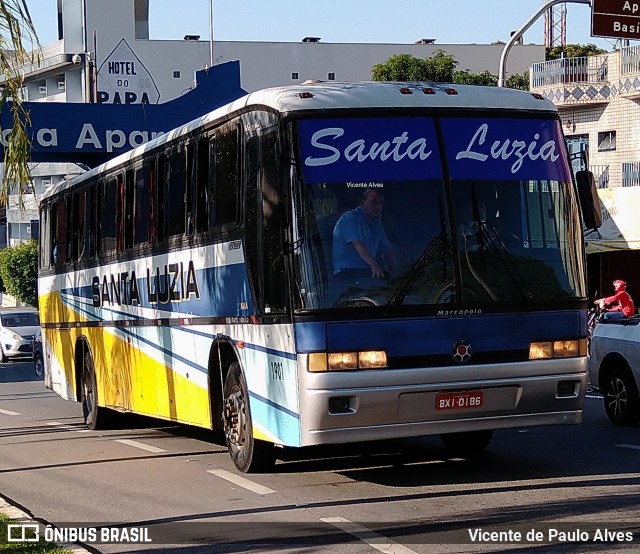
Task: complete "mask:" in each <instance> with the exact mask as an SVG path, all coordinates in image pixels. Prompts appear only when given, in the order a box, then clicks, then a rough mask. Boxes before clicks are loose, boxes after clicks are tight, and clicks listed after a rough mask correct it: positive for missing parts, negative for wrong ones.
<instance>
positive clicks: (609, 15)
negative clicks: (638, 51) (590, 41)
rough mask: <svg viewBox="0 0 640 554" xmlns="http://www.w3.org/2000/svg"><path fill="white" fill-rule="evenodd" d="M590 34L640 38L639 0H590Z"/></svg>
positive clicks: (594, 35) (607, 36)
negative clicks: (633, 0) (636, 0)
mask: <svg viewBox="0 0 640 554" xmlns="http://www.w3.org/2000/svg"><path fill="white" fill-rule="evenodd" d="M591 36H593V37H606V38H623V39H634V40H638V39H640V0H639V1H638V2H631V1H629V0H592V6H591Z"/></svg>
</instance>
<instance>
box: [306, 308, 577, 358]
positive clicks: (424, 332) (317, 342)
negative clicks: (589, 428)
mask: <svg viewBox="0 0 640 554" xmlns="http://www.w3.org/2000/svg"><path fill="white" fill-rule="evenodd" d="M294 330H295V337H296V351H297V352H323V351H329V352H340V351H346V352H353V351H354V350H375V349H384V350H386V352H387V354H388V355H390V356H412V355H420V354H441V353H443V352H444V353H448V352H449V350H450V348H451V347H452V345H453V344H454V343H455V342H456V341H458V340H466V341H468V342H469V343H470V344H471V345H472V347H473V349H474V351H476V352H480V351H494V350H511V349H525V348H526V349H528V348H529V344H530V342H532V341H544V340H562V339H577V338H584V337H585V332H586V327H585V325H584V317H583V314H582V311H580V310H573V311H566V312H564V311H563V312H551V311H549V312H536V313H514V314H486V315H469V316H465V317H459V316H452V315H445V316H443V317H425V318H411V319H409V318H407V319H402V320H393V319H391V320H372V321H362V320H358V321H345V322H331V323H297V324H295V326H294Z"/></svg>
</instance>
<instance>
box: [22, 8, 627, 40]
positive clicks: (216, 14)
mask: <svg viewBox="0 0 640 554" xmlns="http://www.w3.org/2000/svg"><path fill="white" fill-rule="evenodd" d="M90 1H108V0H90ZM27 5H28V6H29V9H30V11H31V16H32V19H33V21H34V23H35V26H36V31H37V33H38V37H39V39H40V43H41V44H43V45H44V44H49V43H50V42H53V41H55V40H56V39H57V31H56V5H57V0H27ZM211 5H213V20H214V32H213V38H214V40H225V41H234V40H235V41H273V42H299V41H301V40H302V39H303V38H304V37H307V36H313V37H320V38H321V40H322V42H334V43H335V42H348V43H353V42H355V43H368V42H372V43H376V42H378V43H400V44H411V43H413V42H415V41H416V40H418V39H422V38H429V39H436V44H443V45H444V44H472V43H477V44H490V43H492V42H496V41H502V42H506V41H507V40H508V39H509V36H510V33H511V31H512V30H515V29H518V28H519V27H521V26H522V25H524V24H525V23H526V22H527V21H528V19H529V18H530V17H531V16H532V15H533V14H534V13H535V12H536V11H537V10H538V9H539V8H540V7H542V6H543V5H544V0H314V1H308V0H150V8H149V27H150V28H149V34H150V38H151V39H182V38H183V37H184V36H185V35H200V37H201V40H209V39H210V32H209V29H210V25H209V22H210V17H209V10H210V6H211ZM566 24H567V31H566V33H567V43H569V44H573V43H579V44H586V43H594V44H596V45H597V46H599V47H601V48H604V49H606V50H611V49H612V48H613V46H614V44H615V40H614V39H603V38H595V37H591V36H590V32H591V8H590V7H589V5H586V4H567V21H566ZM524 42H525V43H526V44H530V43H533V44H543V43H544V25H543V17H540V19H539V20H537V21H536V22H535V23H534V24H533V25H532V26H531V28H530V29H529V30H528V31H527V32H526V33H525V35H524Z"/></svg>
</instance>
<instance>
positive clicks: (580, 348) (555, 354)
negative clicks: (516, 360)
mask: <svg viewBox="0 0 640 554" xmlns="http://www.w3.org/2000/svg"><path fill="white" fill-rule="evenodd" d="M586 355H587V340H586V339H579V340H577V339H573V340H556V341H553V342H551V341H546V342H532V343H531V344H530V345H529V359H530V360H543V359H549V358H575V357H577V356H586Z"/></svg>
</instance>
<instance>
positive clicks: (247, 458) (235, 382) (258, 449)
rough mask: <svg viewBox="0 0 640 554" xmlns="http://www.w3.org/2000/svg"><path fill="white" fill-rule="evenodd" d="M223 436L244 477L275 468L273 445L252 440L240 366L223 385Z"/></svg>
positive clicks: (229, 373) (236, 365)
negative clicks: (247, 474)
mask: <svg viewBox="0 0 640 554" xmlns="http://www.w3.org/2000/svg"><path fill="white" fill-rule="evenodd" d="M223 420H224V435H225V439H226V442H227V448H228V449H229V454H230V455H231V459H232V460H233V463H234V465H235V466H236V468H237V469H238V470H239V471H241V472H243V473H256V472H260V471H267V470H268V469H270V468H272V467H273V465H274V464H275V460H276V458H275V448H274V446H273V444H270V443H267V442H264V441H261V440H258V439H256V438H254V436H253V426H252V424H251V411H250V409H249V390H248V388H247V381H246V379H245V376H244V373H243V372H242V369H240V364H239V363H238V362H234V363H232V364H231V366H230V367H229V372H228V373H227V378H226V379H225V382H224V410H223Z"/></svg>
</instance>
